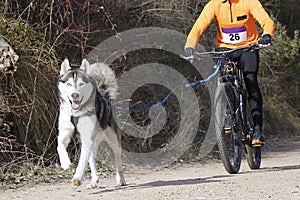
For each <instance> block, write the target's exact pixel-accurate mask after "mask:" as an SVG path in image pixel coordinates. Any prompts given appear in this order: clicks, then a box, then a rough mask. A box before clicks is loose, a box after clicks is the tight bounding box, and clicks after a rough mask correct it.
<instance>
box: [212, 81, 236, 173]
mask: <svg viewBox="0 0 300 200" xmlns="http://www.w3.org/2000/svg"><path fill="white" fill-rule="evenodd" d="M237 101H238V96H237V92H236V90H235V89H234V87H233V86H232V84H230V83H221V84H220V85H219V86H218V87H217V89H216V94H215V113H214V114H215V131H216V136H217V143H218V147H219V151H220V156H221V158H222V161H223V165H224V167H225V169H226V171H227V172H228V173H230V174H235V173H237V172H238V171H239V169H240V166H241V154H242V142H241V133H240V131H239V130H237V131H235V130H234V127H235V125H234V122H235V120H236V119H235V118H236V115H235V110H236V109H235V108H236V106H237ZM228 120H229V121H230V125H231V127H230V131H229V133H228V131H226V132H227V133H225V131H224V126H225V125H226V126H228ZM225 121H226V123H225Z"/></svg>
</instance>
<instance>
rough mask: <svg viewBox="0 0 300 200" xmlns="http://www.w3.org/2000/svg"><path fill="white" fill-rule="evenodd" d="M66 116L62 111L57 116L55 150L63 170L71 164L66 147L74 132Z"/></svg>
mask: <svg viewBox="0 0 300 200" xmlns="http://www.w3.org/2000/svg"><path fill="white" fill-rule="evenodd" d="M67 117H68V116H66V115H65V113H64V112H61V114H60V117H59V122H58V123H59V124H58V129H59V135H58V137H57V152H58V156H59V161H60V164H61V167H62V168H63V170H67V169H69V168H70V166H71V161H70V158H69V155H68V152H67V147H68V145H69V143H70V141H71V137H72V134H73V133H74V126H73V125H72V123H71V122H70V121H67V120H66V119H68V118H67Z"/></svg>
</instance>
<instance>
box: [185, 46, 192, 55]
mask: <svg viewBox="0 0 300 200" xmlns="http://www.w3.org/2000/svg"><path fill="white" fill-rule="evenodd" d="M193 54H194V49H193V48H191V47H188V48H186V49H185V56H186V57H192V56H193Z"/></svg>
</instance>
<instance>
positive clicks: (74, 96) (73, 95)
mask: <svg viewBox="0 0 300 200" xmlns="http://www.w3.org/2000/svg"><path fill="white" fill-rule="evenodd" d="M71 97H72V98H73V99H78V98H79V94H78V93H72V94H71Z"/></svg>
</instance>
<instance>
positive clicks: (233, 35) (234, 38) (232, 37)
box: [229, 33, 240, 41]
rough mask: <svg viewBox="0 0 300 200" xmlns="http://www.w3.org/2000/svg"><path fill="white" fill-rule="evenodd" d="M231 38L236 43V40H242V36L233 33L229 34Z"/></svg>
mask: <svg viewBox="0 0 300 200" xmlns="http://www.w3.org/2000/svg"><path fill="white" fill-rule="evenodd" d="M229 37H230V41H235V40H239V39H240V35H239V34H238V33H235V34H233V33H231V34H229Z"/></svg>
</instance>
